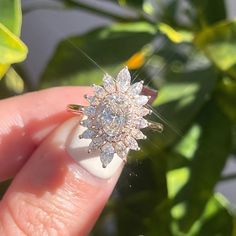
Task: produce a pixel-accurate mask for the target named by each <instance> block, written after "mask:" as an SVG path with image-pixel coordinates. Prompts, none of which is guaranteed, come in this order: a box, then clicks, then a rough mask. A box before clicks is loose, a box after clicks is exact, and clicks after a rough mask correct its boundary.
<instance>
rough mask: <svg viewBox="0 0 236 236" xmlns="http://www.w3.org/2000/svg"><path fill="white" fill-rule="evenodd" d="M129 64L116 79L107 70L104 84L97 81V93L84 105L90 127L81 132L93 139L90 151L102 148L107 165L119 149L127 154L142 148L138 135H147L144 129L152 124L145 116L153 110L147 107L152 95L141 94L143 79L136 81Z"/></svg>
mask: <svg viewBox="0 0 236 236" xmlns="http://www.w3.org/2000/svg"><path fill="white" fill-rule="evenodd" d="M130 83H131V76H130V73H129V70H128V68H127V67H125V68H124V69H122V70H121V71H120V72H119V74H118V75H117V78H116V79H113V78H112V77H111V76H110V75H108V74H106V75H104V78H103V86H98V85H94V96H86V97H85V98H86V99H87V100H88V102H89V104H90V105H89V106H88V107H85V108H84V113H85V115H86V116H87V119H86V120H84V121H82V123H81V125H83V126H85V127H87V130H86V131H84V133H83V134H82V135H81V136H80V137H81V138H86V139H91V143H90V145H89V151H92V150H95V149H99V150H100V152H101V154H100V159H101V162H102V166H103V167H106V166H107V165H108V164H109V163H110V162H111V161H112V159H113V157H114V154H115V153H116V154H117V155H118V156H119V157H120V158H122V159H124V158H126V157H127V154H128V152H129V150H139V146H138V143H137V141H136V139H145V138H146V136H145V135H144V134H143V133H142V132H141V131H140V129H142V128H145V127H147V126H148V122H147V121H146V120H145V119H144V118H143V116H146V115H148V114H149V113H150V110H149V109H147V108H146V107H143V106H144V105H145V104H146V103H147V102H148V100H149V97H148V96H144V95H140V93H141V91H142V88H143V82H142V81H141V82H137V83H134V84H133V85H131V84H130Z"/></svg>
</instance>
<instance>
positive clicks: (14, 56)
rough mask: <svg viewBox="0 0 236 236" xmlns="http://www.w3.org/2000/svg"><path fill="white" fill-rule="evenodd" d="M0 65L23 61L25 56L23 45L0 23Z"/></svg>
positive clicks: (25, 50)
mask: <svg viewBox="0 0 236 236" xmlns="http://www.w3.org/2000/svg"><path fill="white" fill-rule="evenodd" d="M0 55H1V57H0V63H1V64H11V63H15V62H20V61H23V60H24V59H25V58H26V55H27V47H26V46H25V44H24V43H23V42H22V41H21V40H20V39H19V38H18V37H17V36H15V35H14V34H13V33H11V31H9V30H8V29H7V28H6V27H5V26H4V25H3V24H1V23H0Z"/></svg>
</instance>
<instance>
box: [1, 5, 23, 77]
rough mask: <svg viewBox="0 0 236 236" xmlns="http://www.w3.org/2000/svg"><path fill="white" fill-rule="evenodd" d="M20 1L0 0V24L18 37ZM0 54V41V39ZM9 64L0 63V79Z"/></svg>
mask: <svg viewBox="0 0 236 236" xmlns="http://www.w3.org/2000/svg"><path fill="white" fill-rule="evenodd" d="M21 21H22V14H21V1H20V0H1V1H0V24H2V25H4V26H5V27H7V28H8V29H9V30H10V31H11V32H12V33H14V34H15V35H17V36H19V35H20V30H21ZM0 53H3V52H2V51H1V39H0ZM1 56H2V54H1ZM9 66H10V65H9V64H5V63H1V62H0V79H1V78H2V76H3V75H4V74H5V73H6V71H7V70H8V68H9Z"/></svg>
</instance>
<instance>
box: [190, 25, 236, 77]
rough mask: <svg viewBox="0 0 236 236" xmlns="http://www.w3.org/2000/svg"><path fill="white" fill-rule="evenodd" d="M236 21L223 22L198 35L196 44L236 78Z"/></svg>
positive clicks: (195, 40) (217, 64)
mask: <svg viewBox="0 0 236 236" xmlns="http://www.w3.org/2000/svg"><path fill="white" fill-rule="evenodd" d="M235 38H236V21H232V22H222V23H219V24H217V25H214V26H212V27H208V28H206V29H205V30H203V31H202V32H200V33H198V34H197V35H196V37H195V39H194V42H195V44H196V45H197V46H198V47H199V48H200V49H202V50H204V52H205V53H206V55H207V56H208V57H209V58H210V59H211V60H212V61H213V63H215V65H216V66H217V67H218V68H219V69H221V70H222V71H224V72H226V73H227V74H228V75H230V76H232V77H233V78H236V41H235Z"/></svg>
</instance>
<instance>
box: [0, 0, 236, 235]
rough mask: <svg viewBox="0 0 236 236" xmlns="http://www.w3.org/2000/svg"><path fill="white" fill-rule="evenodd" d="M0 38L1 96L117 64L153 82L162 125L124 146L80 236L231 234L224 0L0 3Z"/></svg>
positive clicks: (234, 79) (233, 68)
mask: <svg viewBox="0 0 236 236" xmlns="http://www.w3.org/2000/svg"><path fill="white" fill-rule="evenodd" d="M21 17H22V18H21ZM21 19H22V20H21ZM5 28H7V29H8V31H6V30H5ZM20 32H21V33H20ZM20 35H21V36H20ZM13 36H14V37H17V38H14V37H13ZM23 42H24V43H23ZM1 43H2V44H4V46H5V49H4V51H2V52H1V47H0V55H1V57H2V58H1V59H0V77H1V78H2V79H1V80H0V96H1V98H6V97H9V96H14V95H17V94H22V93H25V92H27V91H34V90H38V89H42V88H47V87H52V86H61V85H91V84H93V83H98V84H99V83H101V80H102V75H103V73H104V71H107V72H109V73H111V74H112V75H114V76H115V75H116V73H117V72H118V71H119V70H120V68H121V67H123V66H124V65H127V66H128V67H129V69H130V71H131V73H132V75H133V78H134V79H135V80H136V81H138V80H144V81H145V84H146V85H147V86H149V87H150V88H153V89H156V90H158V97H157V99H156V100H155V101H154V103H153V104H152V105H153V111H154V112H153V116H152V118H151V119H152V120H156V121H158V122H161V123H163V124H164V126H165V130H164V132H163V133H162V134H159V133H153V132H149V133H148V134H147V136H148V137H149V139H148V140H146V141H144V142H142V143H141V147H142V151H140V152H139V153H131V154H130V158H129V161H128V164H127V165H126V167H125V169H124V171H123V174H122V176H121V178H120V180H119V182H118V184H117V187H116V189H115V191H114V193H113V195H112V197H111V199H110V201H109V202H108V204H107V206H106V207H105V209H104V211H103V213H102V215H101V217H100V219H99V221H98V222H97V224H96V226H95V228H94V230H93V231H92V232H91V235H104V236H106V235H158V236H159V235H160V236H169V235H170V236H171V235H173V236H184V235H186V236H235V235H236V220H235V219H236V218H235V216H236V207H235V206H236V205H235V204H236V181H235V180H236V156H235V154H236V2H235V1H234V0H208V1H204V0H84V1H82V0H47V1H46V0H22V1H19V0H1V1H0V46H1ZM13 44H14V45H13ZM12 45H13V46H12ZM27 52H28V55H27ZM4 55H7V56H5V57H4ZM26 56H27V57H26ZM0 186H1V185H0ZM0 188H1V187H0Z"/></svg>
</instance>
